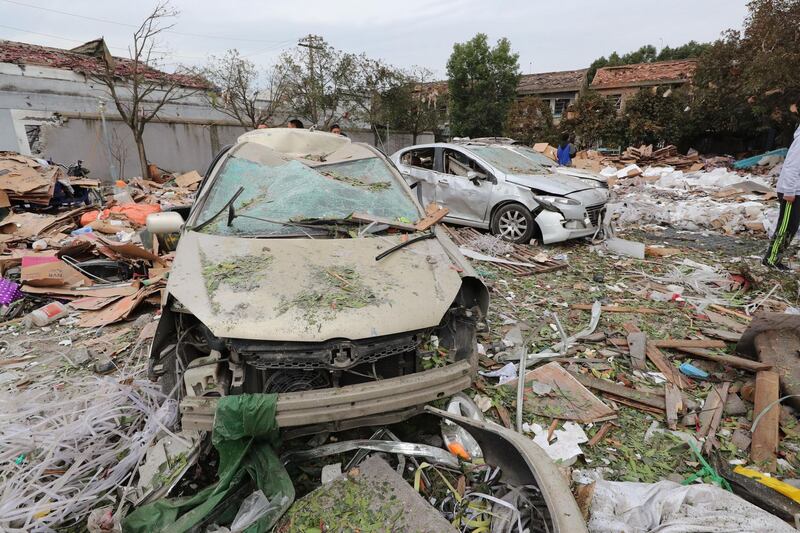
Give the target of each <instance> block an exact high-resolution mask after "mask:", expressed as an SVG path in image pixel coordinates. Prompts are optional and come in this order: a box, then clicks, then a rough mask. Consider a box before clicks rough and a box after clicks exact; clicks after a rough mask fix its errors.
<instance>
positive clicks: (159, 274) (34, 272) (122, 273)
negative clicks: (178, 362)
mask: <svg viewBox="0 0 800 533" xmlns="http://www.w3.org/2000/svg"><path fill="white" fill-rule="evenodd" d="M3 165H5V168H6V170H7V172H5V173H3V172H2V169H1V168H2V167H3ZM0 174H2V175H0V188H2V189H6V188H8V189H9V190H11V191H18V192H21V193H24V194H16V193H14V194H9V200H10V202H9V205H8V206H6V208H5V209H2V208H0V217H2V218H1V219H0V279H2V286H3V287H5V288H6V290H5V291H4V292H3V296H2V300H0V322H1V321H3V320H12V319H21V318H22V317H23V316H24V315H26V314H28V313H30V312H32V311H33V310H34V309H36V308H38V307H42V306H43V305H44V304H47V303H49V302H52V301H54V300H55V301H57V302H59V303H60V304H65V303H69V307H68V311H67V313H68V314H70V316H71V317H72V318H73V319H75V320H79V321H80V324H81V325H82V326H84V327H98V326H104V325H107V324H111V323H114V322H117V321H119V320H123V319H125V318H128V317H130V316H131V313H132V312H133V310H134V309H135V308H136V307H137V306H138V305H139V304H140V303H141V302H143V301H147V300H148V299H150V298H153V300H152V301H153V303H155V304H157V302H158V298H157V293H158V292H159V291H160V289H161V288H162V287H163V286H164V284H165V280H166V276H167V275H168V272H169V266H170V262H171V254H170V249H171V246H172V245H174V242H173V243H170V242H169V239H163V238H162V240H161V242H160V241H159V239H157V238H156V237H155V236H153V235H151V234H149V233H148V232H147V231H146V230H145V229H144V225H145V223H146V219H147V215H148V214H150V213H155V212H159V211H162V210H168V209H174V208H180V207H181V206H188V205H190V204H191V202H192V201H193V195H194V191H195V190H196V188H197V186H198V184H199V182H200V181H201V179H202V177H201V176H200V175H199V174H198V173H197V172H190V173H187V174H183V175H178V176H170V178H169V181H167V182H166V183H157V182H155V181H151V180H144V179H141V178H134V179H133V180H130V182H129V183H127V184H126V183H125V182H118V183H117V184H116V185H115V186H114V187H113V190H109V191H108V196H107V201H106V202H105V205H91V201H90V200H91V198H90V197H89V196H87V197H86V203H85V205H81V206H80V207H63V206H64V205H66V204H64V203H59V204H56V203H53V202H52V200H54V198H55V197H53V188H54V186H55V184H56V183H57V182H58V183H61V185H62V186H64V184H68V181H69V180H72V181H71V182H72V184H73V185H74V184H75V183H86V182H87V181H88V180H86V179H85V178H81V177H78V178H73V177H66V176H64V173H63V172H62V170H61V168H60V167H58V166H56V165H49V164H47V163H46V162H40V161H38V160H34V159H31V158H29V157H25V156H20V155H17V154H5V155H4V156H3V158H0ZM62 182H63V183H62ZM34 185H35V187H33V186H34ZM81 203H84V202H83V201H82V202H81ZM37 206H39V207H42V208H43V209H37ZM36 211H38V212H36ZM78 315H80V317H79V318H78ZM60 317H61V315H59V316H50V317H48V320H55V319H56V318H60ZM26 321H27V322H30V319H26ZM46 322H47V321H45V322H43V323H41V324H38V325H45V324H46Z"/></svg>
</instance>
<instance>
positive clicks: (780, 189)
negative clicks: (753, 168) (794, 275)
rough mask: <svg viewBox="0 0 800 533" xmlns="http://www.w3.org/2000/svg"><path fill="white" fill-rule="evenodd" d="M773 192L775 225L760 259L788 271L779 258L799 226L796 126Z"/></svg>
mask: <svg viewBox="0 0 800 533" xmlns="http://www.w3.org/2000/svg"><path fill="white" fill-rule="evenodd" d="M776 191H777V193H778V201H779V202H780V212H779V213H778V224H777V226H775V233H773V234H772V240H771V241H770V243H769V248H767V253H766V254H765V255H764V260H763V261H761V262H762V263H763V264H764V265H766V266H768V267H770V268H775V269H777V270H791V269H790V268H789V267H788V266H786V265H785V264H784V263H783V262H781V257H782V256H783V255H784V254H785V253H786V250H788V249H789V245H790V244H791V243H792V239H794V236H795V234H796V233H797V229H798V227H800V202H798V201H797V196H798V195H800V127H798V128H797V130H796V131H795V132H794V140H793V141H792V145H791V146H790V147H789V152H788V153H787V154H786V159H785V160H784V161H783V167H781V174H780V176H778V185H777V186H776Z"/></svg>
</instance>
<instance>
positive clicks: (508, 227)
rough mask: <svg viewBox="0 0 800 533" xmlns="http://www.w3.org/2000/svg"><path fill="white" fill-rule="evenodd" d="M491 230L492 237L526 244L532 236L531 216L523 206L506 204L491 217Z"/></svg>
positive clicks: (528, 210) (532, 223)
mask: <svg viewBox="0 0 800 533" xmlns="http://www.w3.org/2000/svg"><path fill="white" fill-rule="evenodd" d="M491 229H492V233H493V234H494V235H497V236H498V237H501V238H502V239H504V240H507V241H511V242H514V243H517V244H527V243H528V242H530V240H531V237H532V236H533V230H534V222H533V215H532V214H531V211H530V209H528V208H527V207H525V206H524V205H521V204H507V205H504V206H503V207H501V208H500V209H498V210H497V211H496V212H495V213H494V216H492V225H491Z"/></svg>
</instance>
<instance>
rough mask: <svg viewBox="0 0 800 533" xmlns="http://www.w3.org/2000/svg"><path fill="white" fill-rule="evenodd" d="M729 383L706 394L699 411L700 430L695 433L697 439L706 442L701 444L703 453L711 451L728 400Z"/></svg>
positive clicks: (718, 386)
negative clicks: (702, 439)
mask: <svg viewBox="0 0 800 533" xmlns="http://www.w3.org/2000/svg"><path fill="white" fill-rule="evenodd" d="M730 385H731V384H730V383H729V382H727V381H726V382H725V383H722V384H720V385H717V386H716V387H714V388H713V389H711V391H710V392H709V393H708V396H707V397H706V401H705V402H704V403H703V409H702V411H700V430H699V431H698V432H697V436H698V437H699V438H703V437H705V439H706V441H705V443H704V444H703V453H708V452H710V451H711V447H712V445H713V443H714V439H715V436H716V434H717V428H719V423H720V421H721V420H722V411H723V409H724V407H725V401H726V400H727V399H728V388H729V387H730Z"/></svg>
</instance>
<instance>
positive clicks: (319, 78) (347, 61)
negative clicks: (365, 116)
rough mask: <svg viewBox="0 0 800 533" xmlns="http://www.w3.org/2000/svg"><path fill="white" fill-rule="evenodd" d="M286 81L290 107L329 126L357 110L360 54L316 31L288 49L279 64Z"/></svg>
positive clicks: (324, 127) (313, 122) (317, 124)
mask: <svg viewBox="0 0 800 533" xmlns="http://www.w3.org/2000/svg"><path fill="white" fill-rule="evenodd" d="M276 69H277V70H278V72H280V75H281V76H282V78H283V80H284V82H285V91H286V92H285V95H286V101H287V103H288V105H289V107H290V108H291V109H292V110H293V111H294V112H295V113H297V114H298V115H300V116H302V117H304V118H307V119H309V120H310V121H311V124H312V125H315V126H317V127H318V128H320V129H324V130H326V131H327V129H328V128H329V127H330V126H331V124H333V123H335V122H338V121H339V120H341V118H342V117H344V116H349V115H351V114H355V113H356V111H357V101H358V99H360V98H361V94H360V93H359V81H361V80H360V78H359V69H358V57H357V56H355V55H354V54H348V53H344V52H342V51H340V50H337V49H335V48H334V47H333V46H331V45H330V44H328V43H326V42H325V40H324V39H323V38H321V37H318V36H316V35H309V36H307V37H306V38H305V39H304V41H303V43H302V46H298V47H297V48H294V49H292V50H289V51H287V52H284V53H283V54H281V57H280V59H279V61H278V65H277V67H276Z"/></svg>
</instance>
